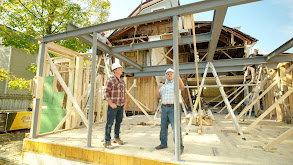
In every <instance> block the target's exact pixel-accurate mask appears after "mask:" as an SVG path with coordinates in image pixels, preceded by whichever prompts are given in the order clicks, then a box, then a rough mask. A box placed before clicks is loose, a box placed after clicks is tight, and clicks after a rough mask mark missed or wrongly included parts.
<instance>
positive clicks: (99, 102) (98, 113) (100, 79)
mask: <svg viewBox="0 0 293 165" xmlns="http://www.w3.org/2000/svg"><path fill="white" fill-rule="evenodd" d="M98 79H99V81H98V102H97V104H98V105H97V106H98V109H97V122H102V121H101V112H102V99H103V90H102V89H103V88H102V87H103V86H102V85H103V80H102V75H99V78H98Z"/></svg>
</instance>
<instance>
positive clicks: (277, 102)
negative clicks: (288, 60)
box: [245, 88, 293, 132]
mask: <svg viewBox="0 0 293 165" xmlns="http://www.w3.org/2000/svg"><path fill="white" fill-rule="evenodd" d="M292 92H293V88H291V89H290V90H289V91H288V92H286V93H285V94H284V95H283V96H282V97H280V98H279V99H278V100H277V101H276V102H275V103H274V104H273V105H272V106H271V107H269V108H268V109H267V110H266V111H265V112H264V113H263V114H261V115H260V116H259V117H258V118H257V119H256V120H255V121H254V122H253V123H251V124H250V125H249V126H248V127H247V128H246V129H245V131H247V132H248V131H250V130H251V129H253V128H254V127H255V126H256V125H257V124H258V123H259V122H260V121H261V120H262V119H263V118H265V117H266V116H267V115H268V114H269V113H270V112H271V111H272V110H274V109H275V108H276V106H277V105H278V104H280V103H281V102H282V101H283V100H284V99H285V98H287V97H288V96H289V95H290V94H291V93H292Z"/></svg>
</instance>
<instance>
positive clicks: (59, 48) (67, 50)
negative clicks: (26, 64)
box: [46, 42, 79, 58]
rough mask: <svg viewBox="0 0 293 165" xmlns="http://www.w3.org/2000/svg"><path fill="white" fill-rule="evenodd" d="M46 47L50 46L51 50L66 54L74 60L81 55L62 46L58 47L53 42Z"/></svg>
mask: <svg viewBox="0 0 293 165" xmlns="http://www.w3.org/2000/svg"><path fill="white" fill-rule="evenodd" d="M46 45H48V49H49V50H52V51H55V52H57V53H61V54H65V55H67V56H71V57H72V58H74V57H75V56H78V55H79V53H77V52H75V51H73V50H71V49H69V48H65V47H63V46H61V45H57V44H55V43H53V42H49V43H47V44H46Z"/></svg>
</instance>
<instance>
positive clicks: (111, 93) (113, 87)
mask: <svg viewBox="0 0 293 165" xmlns="http://www.w3.org/2000/svg"><path fill="white" fill-rule="evenodd" d="M125 94H126V90H125V82H124V80H123V79H122V78H120V79H119V80H118V79H117V77H116V76H112V77H110V78H109V79H108V80H107V82H106V86H105V91H104V100H108V99H110V100H111V101H112V102H113V103H115V104H116V105H118V106H121V105H123V104H124V102H125V99H126V98H125Z"/></svg>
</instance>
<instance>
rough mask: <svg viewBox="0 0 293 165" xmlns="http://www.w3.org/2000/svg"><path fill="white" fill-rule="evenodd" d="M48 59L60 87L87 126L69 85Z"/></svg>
mask: <svg viewBox="0 0 293 165" xmlns="http://www.w3.org/2000/svg"><path fill="white" fill-rule="evenodd" d="M48 56H49V55H48ZM48 59H49V63H50V65H51V68H52V71H53V73H55V74H56V76H57V79H58V81H59V83H60V84H61V86H62V88H63V89H64V91H65V93H66V94H67V97H68V98H69V99H70V101H71V102H72V104H73V106H74V107H75V108H76V110H77V112H78V113H79V115H80V116H81V119H82V121H83V122H84V124H85V125H86V127H88V121H87V118H86V117H85V116H84V114H83V113H82V111H81V109H80V107H79V106H78V104H77V102H76V100H75V98H74V97H73V95H72V93H71V92H70V89H69V87H67V85H66V84H65V82H64V80H63V79H62V77H61V75H60V74H59V72H58V70H57V68H56V66H55V65H54V63H53V62H52V60H51V59H50V58H48Z"/></svg>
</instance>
